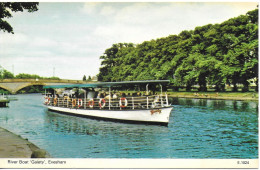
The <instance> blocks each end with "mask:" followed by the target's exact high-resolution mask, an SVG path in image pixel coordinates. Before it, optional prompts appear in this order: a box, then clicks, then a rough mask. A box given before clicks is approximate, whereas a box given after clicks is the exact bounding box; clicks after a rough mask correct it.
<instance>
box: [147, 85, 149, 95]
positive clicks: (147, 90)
mask: <svg viewBox="0 0 260 170" xmlns="http://www.w3.org/2000/svg"><path fill="white" fill-rule="evenodd" d="M148 85H149V84H147V85H146V94H147V95H148V94H149V91H148Z"/></svg>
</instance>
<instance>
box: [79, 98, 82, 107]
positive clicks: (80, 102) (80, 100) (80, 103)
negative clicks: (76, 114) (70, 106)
mask: <svg viewBox="0 0 260 170" xmlns="http://www.w3.org/2000/svg"><path fill="white" fill-rule="evenodd" d="M81 106H82V99H78V107H81Z"/></svg>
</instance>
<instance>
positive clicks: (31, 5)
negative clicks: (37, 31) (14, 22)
mask: <svg viewBox="0 0 260 170" xmlns="http://www.w3.org/2000/svg"><path fill="white" fill-rule="evenodd" d="M38 5H39V3H38V2H0V30H2V31H4V32H6V31H7V32H8V33H12V34H14V31H13V27H12V26H11V25H10V24H9V23H8V22H7V21H6V20H3V19H4V18H11V17H12V14H11V11H12V12H18V11H20V12H23V11H24V10H27V11H28V12H35V11H37V10H38Z"/></svg>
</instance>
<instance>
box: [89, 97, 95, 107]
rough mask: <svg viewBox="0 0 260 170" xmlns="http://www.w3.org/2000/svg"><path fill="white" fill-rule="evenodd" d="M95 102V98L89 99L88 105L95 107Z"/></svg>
mask: <svg viewBox="0 0 260 170" xmlns="http://www.w3.org/2000/svg"><path fill="white" fill-rule="evenodd" d="M94 104H95V102H94V100H93V99H91V100H89V101H88V106H89V107H90V108H93V107H94Z"/></svg>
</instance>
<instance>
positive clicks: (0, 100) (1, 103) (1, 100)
mask: <svg viewBox="0 0 260 170" xmlns="http://www.w3.org/2000/svg"><path fill="white" fill-rule="evenodd" d="M9 102H10V100H8V99H7V97H6V96H5V95H4V94H3V95H0V107H8V103H9Z"/></svg>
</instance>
